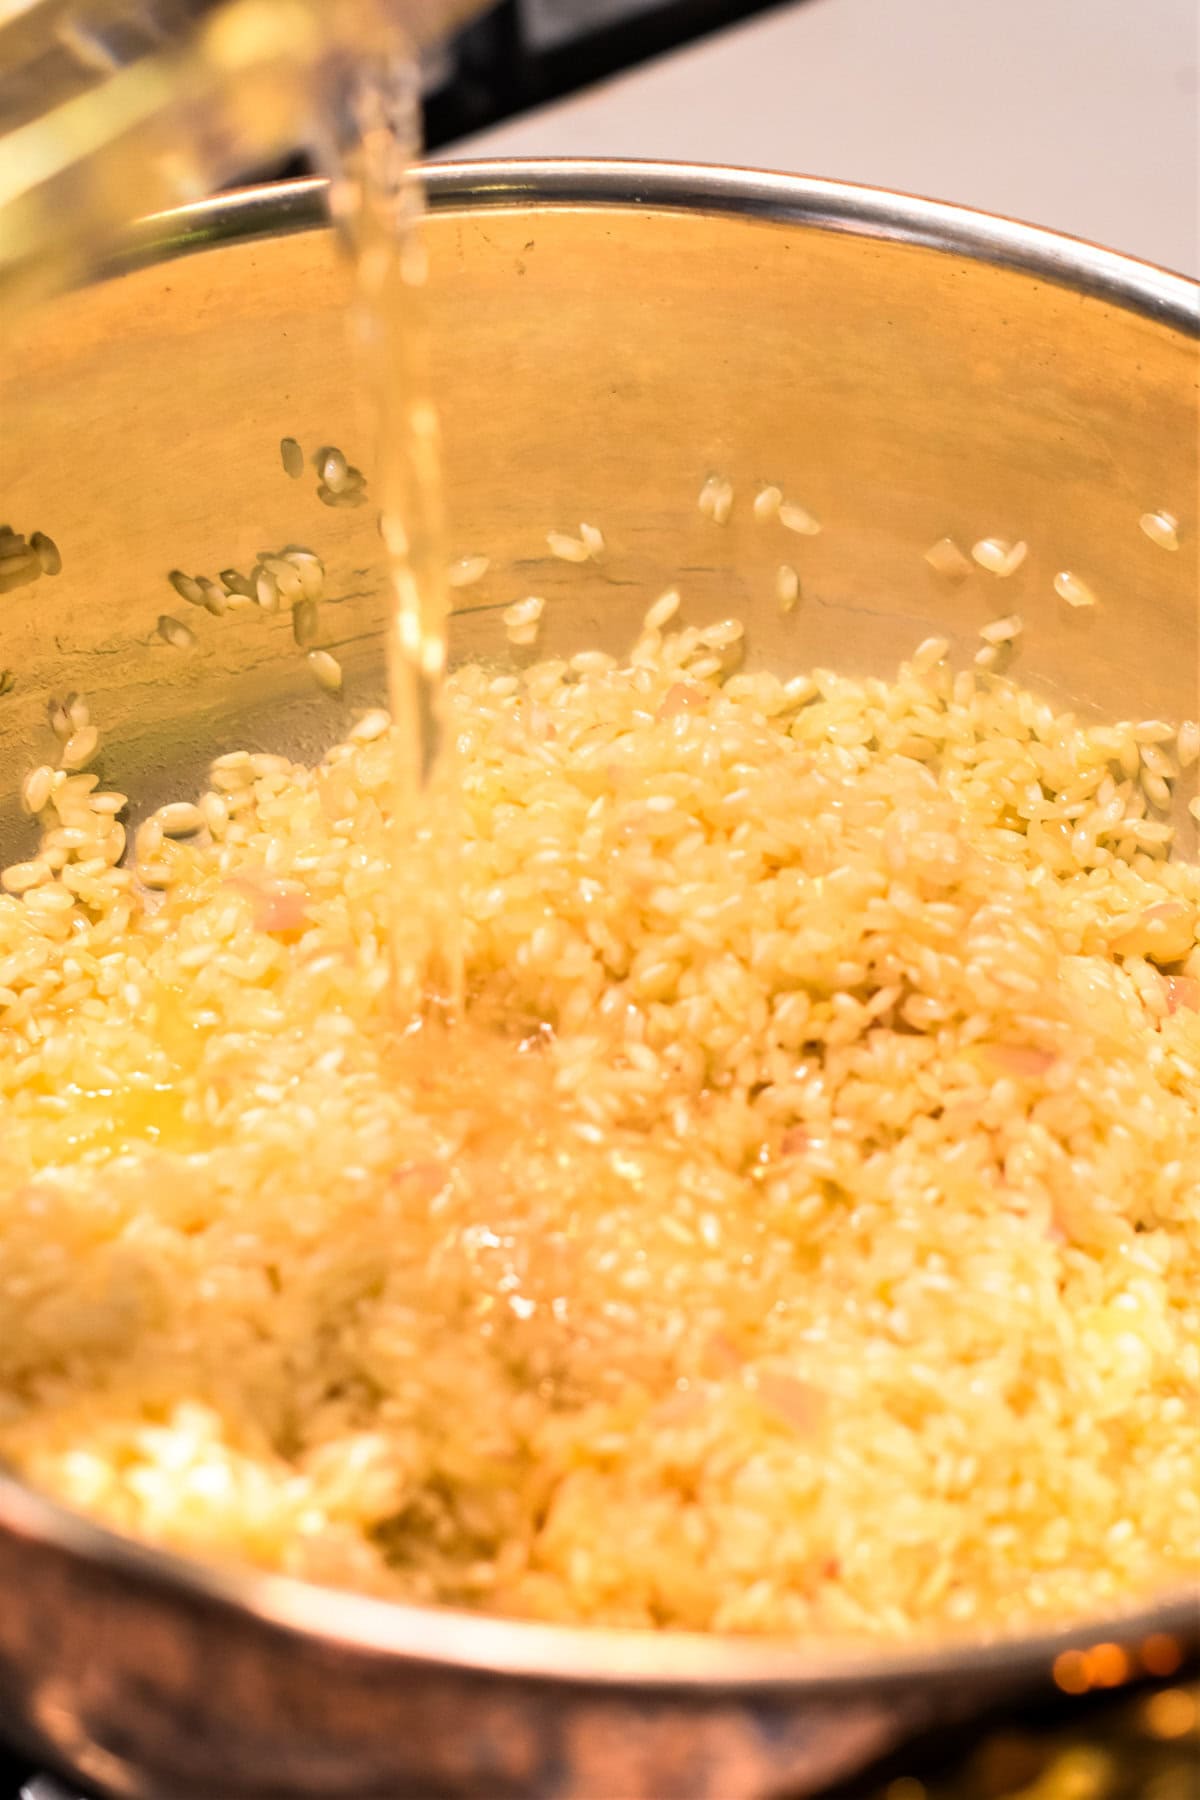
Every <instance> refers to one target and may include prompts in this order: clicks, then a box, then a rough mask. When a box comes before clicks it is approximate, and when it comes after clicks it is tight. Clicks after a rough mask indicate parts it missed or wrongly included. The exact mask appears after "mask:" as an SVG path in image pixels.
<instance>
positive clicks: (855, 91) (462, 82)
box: [426, 0, 1200, 275]
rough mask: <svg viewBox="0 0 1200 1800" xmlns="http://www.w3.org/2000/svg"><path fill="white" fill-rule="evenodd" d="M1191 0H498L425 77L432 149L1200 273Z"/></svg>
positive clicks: (1197, 69) (1196, 13)
mask: <svg viewBox="0 0 1200 1800" xmlns="http://www.w3.org/2000/svg"><path fill="white" fill-rule="evenodd" d="M1198 95H1200V6H1197V4H1196V0H790V3H789V4H785V5H775V6H764V5H762V4H761V3H760V4H748V3H747V0H501V4H499V5H496V6H493V7H492V8H491V9H490V10H489V11H488V12H487V13H486V14H485V15H484V16H483V17H482V18H480V19H479V20H478V21H477V23H476V24H474V25H473V26H471V27H470V29H468V30H467V31H465V32H464V33H463V34H462V35H461V36H460V37H459V38H458V39H457V40H456V41H455V42H454V43H453V44H452V45H449V46H447V47H446V48H445V49H444V50H443V51H441V52H440V53H439V54H438V55H436V56H435V57H434V58H432V59H431V60H430V62H429V64H428V67H427V71H426V137H427V143H428V145H429V148H430V151H431V153H433V154H434V155H437V156H492V155H495V156H563V155H580V156H583V155H586V156H638V157H663V158H667V159H674V158H684V159H691V160H695V161H699V162H719V163H732V164H738V165H742V166H750V167H760V168H772V169H787V170H792V171H798V172H801V173H804V174H809V175H827V176H833V177H835V178H838V179H841V180H846V181H859V182H867V183H874V184H877V185H879V186H883V187H890V188H898V189H900V190H902V191H906V192H909V193H916V194H924V195H928V196H931V197H934V198H937V199H942V200H955V201H959V202H961V203H963V204H965V205H971V206H978V207H982V208H984V209H986V210H988V211H991V212H998V213H1005V214H1008V215H1010V216H1012V217H1016V218H1021V219H1027V220H1030V221H1032V222H1034V223H1036V224H1040V225H1050V226H1053V227H1055V228H1056V229H1058V230H1061V231H1067V232H1071V233H1073V234H1075V235H1077V236H1079V237H1085V238H1090V239H1093V240H1094V241H1096V242H1099V243H1103V244H1106V245H1109V246H1111V247H1113V248H1115V249H1119V250H1124V251H1127V252H1129V253H1131V254H1133V255H1136V256H1142V257H1145V258H1146V259H1147V260H1149V261H1152V262H1158V263H1162V264H1164V265H1165V266H1167V267H1169V268H1173V269H1176V270H1179V271H1182V272H1183V273H1186V274H1193V275H1194V274H1197V273H1200V126H1198V123H1197V106H1198Z"/></svg>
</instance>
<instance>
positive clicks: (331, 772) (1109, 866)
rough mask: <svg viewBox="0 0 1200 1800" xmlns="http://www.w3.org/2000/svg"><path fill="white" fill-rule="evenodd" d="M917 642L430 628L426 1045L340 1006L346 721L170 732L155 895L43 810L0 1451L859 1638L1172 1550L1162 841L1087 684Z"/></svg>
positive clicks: (373, 781) (1195, 1058) (375, 1546)
mask: <svg viewBox="0 0 1200 1800" xmlns="http://www.w3.org/2000/svg"><path fill="white" fill-rule="evenodd" d="M714 641H716V642H718V643H720V644H725V643H727V642H729V641H730V640H729V637H728V633H727V632H726V633H725V636H724V637H722V636H721V634H720V632H718V634H717V636H716V639H715V640H714ZM932 655H933V652H931V651H929V650H928V647H927V646H923V647H922V654H921V656H920V657H919V659H918V660H917V662H916V664H912V665H908V666H907V667H905V668H903V669H901V671H900V673H899V675H898V677H897V679H896V680H895V681H893V682H891V683H885V682H883V681H855V680H849V679H845V678H842V677H839V676H836V675H831V674H828V673H823V672H818V673H816V674H814V675H812V676H811V677H809V676H800V677H797V678H795V679H793V680H790V681H785V680H780V679H776V678H775V677H773V676H770V675H747V674H735V675H731V676H724V675H723V673H722V671H721V670H720V669H719V668H714V666H713V665H714V662H716V661H719V658H718V657H714V654H713V644H712V642H705V641H703V640H702V639H701V636H700V634H698V633H697V632H696V631H694V630H691V629H688V630H685V631H682V632H680V631H675V632H673V633H672V634H671V635H668V636H666V637H665V638H664V637H662V636H661V634H659V633H658V632H657V628H656V627H651V628H650V629H649V630H648V632H647V633H646V634H645V635H644V636H643V638H642V640H641V641H640V644H639V654H638V657H637V666H636V667H634V668H619V667H617V666H615V665H614V664H612V663H611V661H610V659H607V658H605V657H603V656H600V655H599V654H598V653H591V654H590V655H585V656H584V657H582V658H580V659H579V663H578V665H577V666H575V667H572V666H568V665H566V664H564V663H558V662H547V663H542V664H540V665H538V666H536V667H533V668H530V669H528V670H527V671H526V672H525V673H524V674H523V675H521V676H519V677H516V676H508V677H495V676H493V675H491V674H489V673H487V672H485V671H483V670H481V669H478V668H469V669H466V670H464V671H462V672H460V673H459V674H458V675H457V676H456V677H455V678H454V680H453V682H452V684H451V690H450V702H451V705H452V707H453V711H454V717H455V728H456V731H457V733H458V735H459V737H460V740H461V744H462V751H463V754H462V759H461V761H462V778H463V784H464V802H463V811H464V819H463V827H464V836H465V844H464V851H463V858H462V881H463V891H464V913H465V931H466V955H467V972H468V981H469V989H470V995H471V1008H470V1020H469V1023H468V1025H467V1027H465V1028H461V1029H459V1030H458V1031H457V1032H454V1033H448V1032H446V1031H445V1030H444V1029H440V1028H438V1027H436V1026H435V1025H433V1024H426V1025H425V1026H424V1027H422V1028H419V1029H417V1028H414V1029H411V1030H409V1031H408V1032H407V1033H404V1032H398V1031H396V1030H395V1029H394V1028H393V1027H392V1026H391V1025H390V1024H389V1011H388V1000H387V976H386V955H385V946H384V936H385V923H386V920H387V917H388V909H389V897H388V895H389V889H388V874H387V857H386V851H387V841H386V833H385V830H384V826H383V813H382V808H383V806H384V803H385V801H386V797H387V792H388V773H389V743H388V740H387V737H386V735H383V734H382V733H383V725H384V722H383V721H382V720H381V719H379V717H378V716H377V715H376V716H375V717H374V718H373V719H372V720H369V721H367V723H366V724H365V726H364V728H363V729H362V731H361V732H359V733H358V741H356V742H352V743H351V744H349V745H347V746H345V747H343V748H341V749H339V750H336V751H334V752H332V753H331V754H330V755H329V756H328V757H326V759H325V760H324V762H323V763H322V764H321V766H320V767H319V768H316V769H306V768H300V767H292V766H290V765H287V764H285V763H283V761H282V760H281V759H279V758H274V757H252V756H249V755H243V756H238V755H233V756H230V757H226V758H223V759H222V761H221V763H220V764H219V765H218V766H217V767H216V768H215V769H214V771H213V777H212V789H211V791H210V792H209V793H208V794H207V795H204V796H201V798H200V801H199V805H200V814H201V815H202V817H203V819H204V820H205V821H206V830H205V831H204V832H203V833H200V834H199V835H197V836H195V837H194V838H192V839H191V840H181V839H171V838H170V837H169V835H168V834H167V833H166V832H165V831H163V830H160V831H159V832H158V834H157V836H155V834H154V833H153V832H151V833H150V838H149V839H147V840H146V855H147V856H148V857H149V858H150V859H151V861H152V866H153V868H154V870H155V871H156V872H157V885H158V886H159V887H160V888H165V899H164V901H163V903H162V906H161V908H160V909H159V910H157V911H151V910H147V909H146V908H144V907H143V905H142V904H141V903H140V902H139V901H138V899H137V898H136V893H137V890H136V889H135V888H133V887H132V885H131V877H130V876H129V875H127V874H125V873H124V872H123V871H122V870H120V869H117V868H113V867H111V866H110V862H111V860H113V859H111V857H110V858H109V859H108V860H106V859H105V857H104V856H103V855H100V856H98V855H95V854H91V853H90V852H89V850H88V849H87V846H86V845H84V846H82V847H79V846H76V847H75V848H73V849H69V850H68V853H67V855H66V858H65V861H64V859H63V858H62V857H57V858H55V857H53V856H52V858H51V860H52V861H57V862H58V864H59V868H60V872H59V874H58V876H57V878H56V880H55V881H53V882H50V883H49V884H46V883H45V881H44V878H43V880H42V885H41V886H40V887H34V888H31V889H29V890H28V894H27V895H26V897H23V898H18V897H16V896H15V895H14V896H6V897H4V898H3V899H2V900H0V1091H2V1094H3V1099H2V1101H0V1109H2V1110H0V1117H2V1120H3V1133H2V1137H0V1196H2V1198H0V1226H2V1229H0V1453H2V1454H3V1455H5V1456H6V1457H7V1458H9V1459H10V1460H11V1462H12V1463H14V1464H15V1465H16V1467H17V1468H18V1469H20V1470H21V1471H23V1472H24V1474H25V1475H27V1476H28V1478H29V1479H30V1480H32V1481H33V1482H35V1483H37V1484H39V1485H40V1486H42V1487H44V1488H46V1489H49V1490H50V1491H52V1492H53V1493H55V1494H58V1495H60V1496H62V1497H63V1498H65V1499H66V1500H68V1501H69V1502H71V1503H73V1504H75V1505H78V1506H80V1507H82V1508H84V1509H86V1510H87V1511H88V1512H90V1513H93V1514H95V1515H98V1516H99V1517H101V1518H103V1519H106V1520H108V1521H110V1522H111V1523H113V1524H115V1525H116V1526H118V1527H120V1528H123V1529H127V1530H129V1531H132V1532H136V1533H139V1534H142V1535H145V1536H146V1537H149V1538H152V1539H154V1540H157V1541H159V1542H163V1543H168V1544H172V1545H175V1546H180V1547H183V1548H185V1549H188V1550H195V1551H200V1552H204V1553H219V1554H221V1555H231V1556H234V1557H237V1558H242V1559H246V1560H249V1561H251V1562H254V1563H257V1564H260V1565H263V1566H266V1567H269V1568H273V1569H282V1570H286V1571H289V1572H292V1573H295V1574H300V1575H304V1576H308V1577H312V1578H315V1579H316V1580H318V1581H322V1582H332V1583H341V1584H346V1585H348V1586H353V1587H357V1588H361V1589H365V1590H369V1591H372V1592H376V1593H381V1594H387V1595H395V1596H403V1597H408V1598H416V1599H419V1600H440V1601H449V1602H455V1603H466V1604H469V1605H472V1606H479V1607H484V1608H487V1609H489V1610H494V1611H497V1612H503V1613H510V1614H524V1615H534V1616H537V1617H541V1618H551V1619H566V1620H584V1621H597V1622H607V1623H615V1624H621V1625H639V1626H668V1625H670V1626H686V1627H699V1628H706V1629H713V1630H723V1631H780V1632H787V1633H804V1634H825V1635H836V1636H846V1635H852V1636H873V1637H877V1638H883V1639H901V1638H906V1637H909V1636H912V1635H914V1634H921V1633H946V1632H963V1631H972V1632H973V1631H978V1630H980V1629H984V1630H987V1631H993V1630H1000V1631H1003V1630H1014V1629H1017V1628H1019V1627H1027V1626H1031V1625H1036V1624H1037V1623H1039V1622H1049V1621H1057V1620H1060V1619H1061V1618H1062V1617H1063V1616H1064V1615H1071V1614H1078V1613H1080V1612H1083V1611H1085V1610H1095V1609H1103V1608H1108V1607H1111V1606H1113V1605H1116V1604H1120V1603H1122V1602H1127V1601H1131V1600H1133V1599H1136V1598H1139V1597H1142V1596H1143V1595H1145V1594H1147V1593H1149V1592H1150V1591H1152V1590H1154V1589H1155V1588H1157V1587H1159V1586H1160V1585H1162V1584H1166V1583H1170V1582H1177V1581H1178V1580H1179V1579H1181V1578H1187V1577H1195V1576H1196V1575H1197V1574H1200V1434H1198V1433H1197V1416H1198V1407H1200V1118H1198V1108H1197V1098H1198V1095H1200V1012H1198V1011H1197V1003H1198V1001H1200V952H1198V951H1197V949H1196V923H1197V908H1198V906H1200V876H1198V871H1197V869H1196V868H1195V867H1193V866H1189V865H1186V864H1183V863H1179V862H1168V861H1167V860H1166V854H1167V849H1168V842H1167V840H1168V839H1169V836H1170V833H1169V829H1168V828H1167V827H1166V826H1165V825H1162V824H1160V823H1158V822H1157V821H1156V820H1155V819H1153V818H1149V817H1147V813H1148V808H1147V805H1146V801H1145V797H1144V793H1143V790H1142V787H1141V786H1140V782H1141V775H1140V773H1139V764H1140V762H1141V760H1142V759H1141V757H1140V752H1139V734H1138V731H1137V729H1136V728H1134V727H1130V726H1117V727H1109V728H1100V727H1095V726H1090V725H1085V724H1083V723H1081V722H1080V721H1079V720H1077V719H1074V718H1071V717H1069V716H1056V715H1055V714H1054V713H1053V712H1052V711H1051V709H1050V708H1049V707H1048V706H1047V705H1045V704H1044V703H1042V702H1040V701H1038V700H1035V699H1034V698H1032V697H1031V696H1030V695H1029V694H1027V693H1023V692H1020V691H1018V690H1017V689H1015V688H1013V687H1011V686H1009V685H1007V684H1005V683H1002V682H997V681H993V680H992V678H990V677H989V678H987V679H980V680H977V678H976V677H975V676H974V675H973V674H971V673H965V674H962V673H960V674H958V675H957V676H955V675H954V674H953V673H952V672H951V671H950V670H949V669H948V668H947V667H946V665H945V663H944V662H937V661H936V660H934V661H933V662H931V661H930V658H931V656H932ZM927 665H928V666H927ZM697 670H700V671H701V674H700V675H698V674H697V673H696V671H697ZM704 670H708V671H709V673H708V674H707V675H703V673H702V672H703V671H704ZM1151 735H1152V736H1153V734H1151ZM1140 741H1148V740H1146V739H1145V734H1144V733H1143V734H1142V739H1141V740H1140ZM1165 755H1166V751H1165V750H1164V756H1165ZM1155 778H1156V779H1159V780H1162V779H1163V777H1162V776H1161V775H1159V776H1156V777H1155ZM91 785H92V784H91V782H90V778H87V777H84V778H75V785H74V787H71V788H70V789H69V796H74V798H73V799H72V802H71V807H73V809H74V816H76V818H78V815H79V813H80V810H81V808H82V809H83V811H84V812H85V813H86V810H87V808H86V804H85V802H86V800H87V796H88V794H89V793H90V791H91ZM58 793H59V796H60V798H61V795H62V787H61V784H60V787H59V790H58ZM56 804H57V802H55V801H53V800H52V801H51V810H50V811H49V812H48V814H47V815H46V823H47V825H48V826H49V827H51V828H53V827H55V826H56V825H57V823H58V821H57V819H56V818H55V816H54V814H53V808H54V806H55V805H56ZM71 807H68V808H67V810H68V811H71ZM100 816H101V817H102V819H103V823H104V829H105V830H108V829H109V828H110V826H111V825H112V818H111V812H110V813H109V814H107V815H103V814H102V815H100ZM75 829H76V830H80V829H81V828H80V827H79V825H78V823H77V824H76V826H75ZM117 829H119V827H117ZM83 835H84V836H85V837H86V832H84V834H83ZM151 840H152V841H151ZM50 890H54V891H56V892H57V893H58V894H60V895H63V896H65V903H64V904H63V905H60V904H59V903H58V901H57V900H56V901H55V902H54V904H52V905H47V904H46V902H45V899H43V900H42V901H41V902H39V903H33V902H32V900H31V896H32V895H34V894H36V893H37V892H39V891H40V892H43V894H45V893H46V892H47V891H50Z"/></svg>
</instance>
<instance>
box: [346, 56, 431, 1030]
mask: <svg viewBox="0 0 1200 1800" xmlns="http://www.w3.org/2000/svg"><path fill="white" fill-rule="evenodd" d="M329 114H330V117H331V120H332V125H333V132H332V142H331V144H330V147H329V151H328V154H329V156H330V160H331V163H332V168H333V173H332V176H331V181H330V209H331V212H332V215H333V218H334V221H335V223H336V224H337V225H338V226H339V227H340V229H341V231H342V233H343V237H344V240H345V242H346V245H347V248H348V251H349V254H350V257H351V259H352V264H353V270H354V298H353V302H352V307H351V316H350V324H351V331H352V334H353V337H354V342H355V349H356V352H357V355H358V360H359V370H360V382H361V387H362V391H363V393H364V395H365V397H366V400H367V404H368V407H369V409H370V412H371V415H372V428H373V437H374V441H375V477H374V487H375V493H376V497H377V500H378V504H379V533H380V537H381V538H382V540H383V546H384V552H385V558H386V581H387V588H388V602H389V619H390V623H389V630H388V681H389V688H390V695H391V707H392V720H393V741H394V745H395V777H394V791H393V801H392V820H391V867H392V884H393V905H392V916H391V921H390V925H391V930H390V945H389V949H390V955H391V962H392V982H393V995H394V999H395V1003H396V1009H397V1013H398V1015H399V1016H400V1017H402V1018H404V1017H411V1016H412V1015H413V1014H414V1013H415V1012H416V1011H417V1009H418V1008H419V1007H420V1006H421V1004H422V1002H425V1003H426V1004H428V1005H431V1006H432V1007H433V1008H434V1009H435V1010H439V1011H441V1012H443V1013H444V1014H446V1015H448V1016H449V1017H454V1016H455V1015H457V1014H458V1013H459V1012H460V1011H461V1007H462V1000H463V968H462V945H461V925H460V920H459V917H458V908H457V886H458V883H457V870H456V844H457V826H458V816H457V805H456V786H455V781H454V771H453V766H452V762H453V755H452V752H453V746H452V744H451V742H450V741H449V734H448V733H447V732H446V730H445V724H444V719H443V716H442V709H443V698H442V684H443V677H444V675H445V670H446V623H447V614H448V588H447V582H446V567H447V540H446V523H445V506H444V497H443V487H442V461H441V444H440V436H439V428H438V413H437V408H436V406H435V404H434V399H433V378H432V370H431V355H430V331H429V318H428V303H427V294H426V275H427V257H426V249H425V243H424V238H423V233H422V224H423V219H424V210H425V209H424V191H423V186H422V182H421V178H420V175H419V173H418V171H417V168H416V164H417V158H418V155H419V152H420V141H421V110H420V81H419V75H418V70H417V64H416V61H415V59H414V58H413V57H412V56H411V55H409V54H407V53H406V52H405V50H404V48H403V47H402V46H401V45H400V44H399V43H398V44H397V46H396V49H395V50H394V51H393V52H392V53H391V54H387V53H381V54H376V55H366V56H363V57H361V58H355V59H353V60H351V61H349V62H348V63H347V64H346V65H345V66H344V67H343V69H342V70H341V71H340V74H339V77H338V80H337V83H336V90H335V92H334V93H333V94H332V95H331V99H330V104H329Z"/></svg>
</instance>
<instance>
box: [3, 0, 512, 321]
mask: <svg viewBox="0 0 1200 1800" xmlns="http://www.w3.org/2000/svg"><path fill="white" fill-rule="evenodd" d="M474 10H478V7H477V5H472V4H471V0H0V302H3V303H4V305H5V307H7V306H10V305H11V304H12V302H13V301H14V300H15V299H21V300H25V299H28V298H29V297H30V296H31V295H32V294H36V293H38V292H40V291H45V290H47V289H49V288H54V287H59V286H62V285H63V284H64V283H66V282H68V281H70V280H71V279H73V278H75V277H76V276H77V275H78V274H79V273H81V272H82V270H83V269H85V268H86V266H87V263H88V261H89V260H90V258H91V257H93V256H94V254H95V252H96V249H97V247H98V245H100V244H101V243H102V242H103V241H104V239H105V237H106V236H107V235H108V234H109V233H110V232H111V231H112V229H113V228H114V226H116V225H119V224H120V223H121V222H123V221H124V220H127V219H131V218H133V217H136V216H137V215H139V214H142V213H146V212H152V211H156V210H159V209H160V208H163V207H166V206H170V205H175V204H178V203H180V202H182V201H186V200H195V199H199V198H201V197H202V196H203V195H205V194H207V193H210V192H212V190H213V189H214V188H216V187H219V186H221V185H222V184H224V183H226V182H228V181H230V180H233V179H235V178H236V177H237V176H238V175H239V174H243V173H245V172H246V171H247V170H248V169H252V168H254V167H255V166H256V165H261V164H262V163H264V162H266V161H269V160H270V158H272V157H273V156H277V155H278V154H280V153H281V152H282V151H284V150H286V149H290V148H293V147H295V146H297V145H299V144H302V143H312V142H314V141H316V140H318V139H320V138H321V137H322V135H323V134H324V133H325V132H326V131H327V129H328V127H329V120H330V118H331V115H332V114H333V113H334V112H335V111H336V106H337V94H338V90H339V84H340V83H341V82H343V80H344V77H345V73H346V70H347V69H348V68H349V67H351V66H353V65H354V64H356V63H357V62H358V61H360V60H361V59H362V58H363V57H364V56H373V55H374V56H379V55H383V56H397V55H399V56H403V55H406V54H412V53H414V52H415V51H416V50H419V49H420V48H421V47H422V46H423V45H426V44H428V43H430V42H431V41H433V40H434V39H436V38H437V37H439V36H441V35H443V34H445V33H447V32H448V31H450V30H451V29H452V28H453V27H454V26H455V25H456V24H458V23H459V22H461V20H462V19H463V18H465V17H466V16H468V15H469V14H470V13H471V12H472V11H474Z"/></svg>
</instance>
